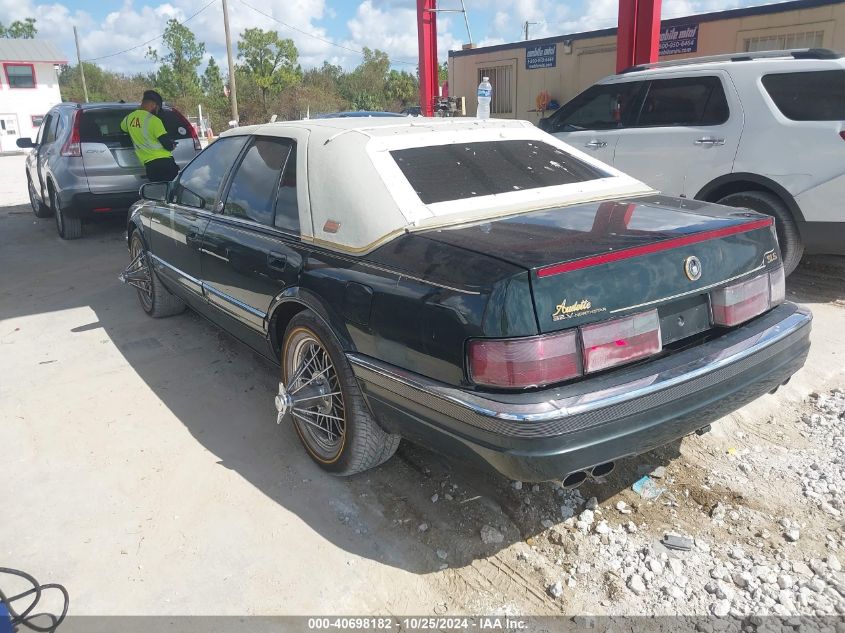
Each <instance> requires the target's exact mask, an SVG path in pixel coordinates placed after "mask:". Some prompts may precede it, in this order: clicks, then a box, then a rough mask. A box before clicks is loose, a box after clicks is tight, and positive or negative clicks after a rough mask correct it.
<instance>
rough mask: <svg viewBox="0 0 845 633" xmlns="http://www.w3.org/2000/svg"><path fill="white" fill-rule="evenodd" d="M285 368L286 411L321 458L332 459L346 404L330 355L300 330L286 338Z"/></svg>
mask: <svg viewBox="0 0 845 633" xmlns="http://www.w3.org/2000/svg"><path fill="white" fill-rule="evenodd" d="M284 369H285V391H286V393H287V397H288V398H289V403H290V406H289V408H288V412H289V413H290V417H291V419H292V420H293V423H294V424H295V425H296V427H297V431H298V432H299V435H300V437H302V439H303V440H304V441H305V442H306V444H307V445H308V448H309V449H310V450H311V452H312V453H313V454H314V455H315V456H316V457H317V458H318V459H320V460H321V461H324V462H331V461H333V460H335V459H336V458H337V457H338V455H339V454H340V453H341V451H342V450H343V447H344V444H345V441H346V407H345V403H344V400H343V391H342V389H341V386H340V380H339V378H338V375H337V371H336V370H335V367H334V364H333V363H332V359H331V356H329V353H328V351H327V350H326V348H325V347H324V346H323V344H322V343H321V342H320V341H319V340H318V339H317V338H316V337H315V336H314V335H313V334H312V333H311V332H310V331H308V330H306V329H304V328H303V329H299V330H296V331H295V332H294V333H293V334H292V336H291V338H290V340H289V341H288V344H287V354H286V358H285V367H284Z"/></svg>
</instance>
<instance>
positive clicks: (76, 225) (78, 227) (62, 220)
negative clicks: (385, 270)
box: [50, 188, 82, 240]
mask: <svg viewBox="0 0 845 633" xmlns="http://www.w3.org/2000/svg"><path fill="white" fill-rule="evenodd" d="M50 206H51V207H53V213H54V214H55V216H56V232H57V233H58V234H59V237H60V238H62V239H63V240H78V239H79V238H80V237H82V220H81V219H80V218H69V217H67V216H66V215H65V213H64V211H62V206H61V203H60V202H59V196H58V195H57V194H56V190H55V189H53V188H51V189H50Z"/></svg>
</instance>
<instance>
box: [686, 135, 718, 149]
mask: <svg viewBox="0 0 845 633" xmlns="http://www.w3.org/2000/svg"><path fill="white" fill-rule="evenodd" d="M694 142H695V144H696V145H706V146H708V147H713V146H714V145H724V144H725V139H723V138H713V137H710V136H705V137H703V138H700V139H698V140H696V141H694Z"/></svg>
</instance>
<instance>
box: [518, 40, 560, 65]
mask: <svg viewBox="0 0 845 633" xmlns="http://www.w3.org/2000/svg"><path fill="white" fill-rule="evenodd" d="M556 65H557V45H556V44H538V45H537V46H526V47H525V70H534V69H535V68H554V67H555V66H556Z"/></svg>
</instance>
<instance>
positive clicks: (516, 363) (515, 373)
mask: <svg viewBox="0 0 845 633" xmlns="http://www.w3.org/2000/svg"><path fill="white" fill-rule="evenodd" d="M468 357H469V377H470V379H471V380H472V381H473V382H475V383H476V384H478V385H486V386H489V387H502V388H517V387H518V388H528V387H542V386H545V385H550V384H552V383H556V382H562V381H564V380H569V379H571V378H575V377H577V376H580V375H581V354H580V351H579V349H578V333H577V331H576V330H568V331H566V332H560V333H556V334H546V335H543V336H531V337H526V338H512V339H476V340H474V341H470V343H469V348H468Z"/></svg>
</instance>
